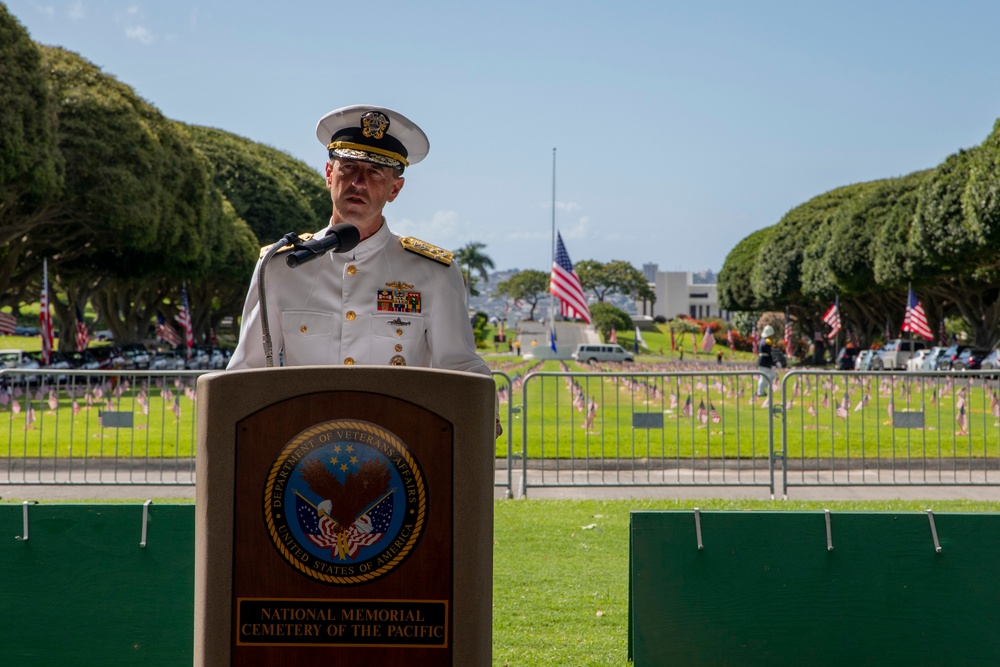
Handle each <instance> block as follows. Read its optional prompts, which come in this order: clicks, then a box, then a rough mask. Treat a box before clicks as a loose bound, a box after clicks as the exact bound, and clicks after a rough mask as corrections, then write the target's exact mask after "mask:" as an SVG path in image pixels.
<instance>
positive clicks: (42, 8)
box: [31, 3, 56, 16]
mask: <svg viewBox="0 0 1000 667" xmlns="http://www.w3.org/2000/svg"><path fill="white" fill-rule="evenodd" d="M31 6H32V7H34V8H35V11H37V12H38V13H39V14H44V15H45V16H55V15H56V8H55V7H53V6H52V5H37V4H35V3H31Z"/></svg>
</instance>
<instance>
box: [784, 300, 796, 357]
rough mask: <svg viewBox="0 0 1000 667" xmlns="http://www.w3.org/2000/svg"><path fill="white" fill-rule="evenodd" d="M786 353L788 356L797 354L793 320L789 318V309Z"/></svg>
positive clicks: (786, 317)
mask: <svg viewBox="0 0 1000 667" xmlns="http://www.w3.org/2000/svg"><path fill="white" fill-rule="evenodd" d="M785 353H786V354H787V355H788V356H792V355H793V354H795V339H794V338H793V332H792V320H791V318H790V317H788V309H787V308H786V309H785Z"/></svg>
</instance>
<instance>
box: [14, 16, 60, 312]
mask: <svg viewBox="0 0 1000 667" xmlns="http://www.w3.org/2000/svg"><path fill="white" fill-rule="evenodd" d="M61 188H62V159H61V157H60V154H59V151H58V149H57V146H56V117H55V106H54V105H53V104H52V101H51V97H50V93H49V88H48V85H47V82H46V78H45V72H44V69H43V67H42V62H41V54H40V53H39V51H38V48H37V47H36V45H35V43H34V42H33V41H32V40H31V37H30V36H29V35H28V32H27V31H26V30H25V29H24V28H23V27H22V26H21V24H20V23H19V22H18V21H17V19H16V18H14V17H13V16H12V15H11V14H10V12H9V11H8V10H7V7H5V6H4V5H3V4H0V295H3V296H2V301H0V305H10V306H12V307H14V308H15V309H16V308H17V306H18V303H19V302H20V301H21V299H22V298H23V297H24V296H25V289H26V288H27V287H28V286H29V285H31V286H34V282H33V279H35V280H37V277H35V276H33V274H32V273H31V272H29V271H24V270H23V267H22V266H21V263H22V262H23V261H24V259H25V257H29V258H30V257H38V256H40V255H41V254H43V253H44V250H43V249H42V248H43V247H45V245H46V244H45V239H46V237H47V236H52V237H55V236H61V235H62V234H63V233H64V231H65V229H60V228H59V226H60V225H62V226H63V227H64V228H65V226H66V224H67V223H66V221H65V220H64V219H63V218H61V217H60V215H59V214H60V212H61V211H63V210H64V207H63V206H62V205H61V203H60V200H59V193H60V192H61Z"/></svg>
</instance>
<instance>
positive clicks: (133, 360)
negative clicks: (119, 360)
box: [118, 343, 153, 371]
mask: <svg viewBox="0 0 1000 667" xmlns="http://www.w3.org/2000/svg"><path fill="white" fill-rule="evenodd" d="M118 349H119V350H121V354H122V357H124V358H125V368H135V369H137V370H140V371H145V370H149V364H150V362H151V361H152V360H153V357H152V355H150V353H149V350H147V349H146V346H145V345H143V344H142V343H122V344H121V345H119V346H118Z"/></svg>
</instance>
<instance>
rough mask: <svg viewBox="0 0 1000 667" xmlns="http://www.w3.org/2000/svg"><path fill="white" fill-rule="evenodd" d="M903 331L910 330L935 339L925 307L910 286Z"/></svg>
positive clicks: (929, 338) (928, 338)
mask: <svg viewBox="0 0 1000 667" xmlns="http://www.w3.org/2000/svg"><path fill="white" fill-rule="evenodd" d="M903 331H910V332H912V333H915V334H917V335H918V336H921V337H923V338H926V339H927V340H934V334H933V333H932V332H931V328H930V326H929V325H928V324H927V314H926V313H925V312H924V307H923V306H922V305H920V302H919V301H918V300H917V296H916V295H915V294H914V293H913V288H910V295H909V297H908V298H907V300H906V315H905V316H904V317H903Z"/></svg>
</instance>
